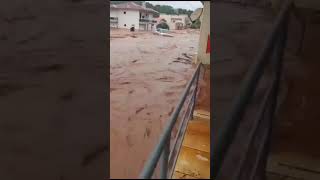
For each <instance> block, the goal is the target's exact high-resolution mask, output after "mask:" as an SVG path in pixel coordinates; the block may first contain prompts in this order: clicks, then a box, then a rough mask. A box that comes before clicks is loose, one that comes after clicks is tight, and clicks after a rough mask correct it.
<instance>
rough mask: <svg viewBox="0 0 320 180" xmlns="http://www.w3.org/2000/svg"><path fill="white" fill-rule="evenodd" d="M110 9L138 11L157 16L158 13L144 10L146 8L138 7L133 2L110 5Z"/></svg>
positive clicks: (149, 9) (148, 9)
mask: <svg viewBox="0 0 320 180" xmlns="http://www.w3.org/2000/svg"><path fill="white" fill-rule="evenodd" d="M110 9H126V10H138V11H145V12H151V13H153V14H159V12H158V11H155V10H153V9H151V8H146V7H143V6H140V5H138V4H136V3H134V2H127V3H122V4H111V5H110Z"/></svg>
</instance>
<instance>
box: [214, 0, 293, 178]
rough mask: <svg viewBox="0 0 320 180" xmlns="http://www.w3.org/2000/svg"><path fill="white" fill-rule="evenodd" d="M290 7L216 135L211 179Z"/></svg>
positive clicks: (237, 125) (219, 164) (233, 133)
mask: <svg viewBox="0 0 320 180" xmlns="http://www.w3.org/2000/svg"><path fill="white" fill-rule="evenodd" d="M291 7H292V1H291V0H288V1H287V2H286V3H285V5H284V8H283V9H282V10H281V12H280V15H279V16H278V17H277V19H276V21H275V23H274V25H273V28H272V31H271V33H270V35H269V37H268V38H267V40H266V41H265V45H264V46H263V49H262V50H261V51H260V53H259V54H258V56H257V59H256V61H255V62H254V64H253V65H252V67H251V68H250V70H249V71H248V73H247V74H246V76H245V79H244V82H243V84H242V86H241V89H240V93H239V95H238V96H236V99H235V100H234V103H233V106H232V109H231V113H230V114H229V117H228V118H227V119H226V121H225V124H224V126H223V127H222V129H221V131H220V133H219V134H218V138H217V143H216V146H214V147H215V148H214V151H213V157H214V158H213V163H214V166H213V168H214V171H213V172H214V174H213V178H215V177H217V174H218V173H219V170H220V167H221V165H222V162H223V159H224V157H225V154H226V152H227V149H228V148H229V146H230V144H231V143H232V140H233V139H234V136H235V133H236V131H237V128H238V127H239V124H240V120H241V117H242V115H243V112H244V110H245V108H246V105H247V104H248V102H249V101H250V98H251V97H252V94H253V93H254V91H255V87H256V86H257V83H258V81H259V79H260V77H261V75H262V73H263V70H264V68H265V66H266V64H267V63H268V57H269V56H270V54H271V51H272V49H273V46H274V43H275V41H276V39H277V38H278V33H279V31H280V30H281V27H282V24H283V23H284V21H285V20H286V18H287V17H288V13H289V10H290V8H291Z"/></svg>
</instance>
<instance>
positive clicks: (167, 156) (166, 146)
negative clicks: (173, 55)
mask: <svg viewBox="0 0 320 180" xmlns="http://www.w3.org/2000/svg"><path fill="white" fill-rule="evenodd" d="M201 66H202V65H201V63H200V64H198V65H197V68H196V71H195V72H194V74H193V75H192V78H191V80H190V81H189V83H188V84H187V86H186V88H185V90H184V91H183V93H182V96H181V97H180V100H179V102H178V104H177V106H176V107H175V109H174V111H173V113H172V115H171V116H170V118H169V120H168V122H167V124H166V126H165V128H164V131H163V133H162V134H161V136H160V140H159V142H158V144H157V145H156V147H155V149H154V151H153V152H152V153H151V155H150V157H149V159H148V161H147V162H146V163H145V166H144V168H143V170H142V172H141V174H140V179H150V178H152V176H153V174H154V171H155V169H156V167H157V164H158V162H159V160H160V157H161V164H160V178H161V179H167V178H168V177H171V176H172V173H173V171H172V168H174V164H175V162H176V160H177V154H176V153H175V151H174V149H175V148H177V149H178V150H177V151H178V152H179V150H180V147H181V144H182V142H181V138H179V137H183V135H184V133H185V131H186V125H187V123H188V121H189V119H190V117H191V116H192V115H193V111H194V107H195V102H196V98H197V97H196V96H197V92H198V81H199V76H200V69H201ZM194 83H195V84H194ZM193 84H194V88H193V92H192V91H191V87H192V85H193ZM190 92H191V93H192V97H191V99H190V101H189V103H188V104H187V109H189V110H190V111H189V112H188V111H187V110H186V113H185V114H184V117H183V118H182V121H181V123H180V126H179V127H180V128H179V132H178V134H177V137H176V140H175V142H174V143H173V144H174V146H173V148H172V151H170V140H171V134H172V130H173V128H174V126H175V124H176V122H177V119H178V117H179V114H180V112H181V109H182V107H183V105H184V104H185V102H186V99H187V97H188V95H189V94H190ZM179 139H180V141H179ZM169 165H172V167H170V166H169Z"/></svg>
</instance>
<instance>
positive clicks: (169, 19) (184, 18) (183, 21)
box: [160, 14, 188, 30]
mask: <svg viewBox="0 0 320 180" xmlns="http://www.w3.org/2000/svg"><path fill="white" fill-rule="evenodd" d="M171 18H181V19H182V20H181V21H179V20H176V21H175V22H172V20H171ZM186 18H188V15H185V14H180V15H168V14H160V20H161V19H165V20H166V21H167V24H168V25H169V28H170V29H172V30H173V29H176V23H177V22H181V23H183V26H185V25H186Z"/></svg>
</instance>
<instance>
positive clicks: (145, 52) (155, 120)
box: [110, 30, 199, 178]
mask: <svg viewBox="0 0 320 180" xmlns="http://www.w3.org/2000/svg"><path fill="white" fill-rule="evenodd" d="M178 32H179V33H174V34H173V35H174V37H163V36H158V35H153V34H152V33H151V32H148V33H135V36H134V37H132V36H131V34H130V33H128V32H127V31H121V30H117V31H112V32H111V41H110V57H111V58H110V170H111V178H137V177H138V176H139V173H140V171H141V170H142V168H143V165H144V163H145V161H146V159H147V158H148V157H149V155H150V153H151V151H152V150H153V149H154V147H155V145H156V143H157V142H158V140H159V136H160V134H161V132H162V130H163V127H164V125H165V123H166V121H167V119H168V118H169V116H170V114H171V113H172V112H173V109H174V107H175V105H176V103H177V101H178V99H179V97H180V96H181V93H182V91H183V89H184V88H185V86H186V84H187V82H188V81H189V80H190V78H191V76H192V73H193V72H194V70H195V69H194V68H195V67H194V65H191V64H184V63H179V62H173V61H175V60H176V59H175V58H178V57H183V56H182V53H187V54H193V53H196V52H197V46H198V39H199V32H198V31H191V32H190V31H189V32H188V31H185V30H182V31H178ZM125 34H127V35H125ZM113 37H114V38H113Z"/></svg>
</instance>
